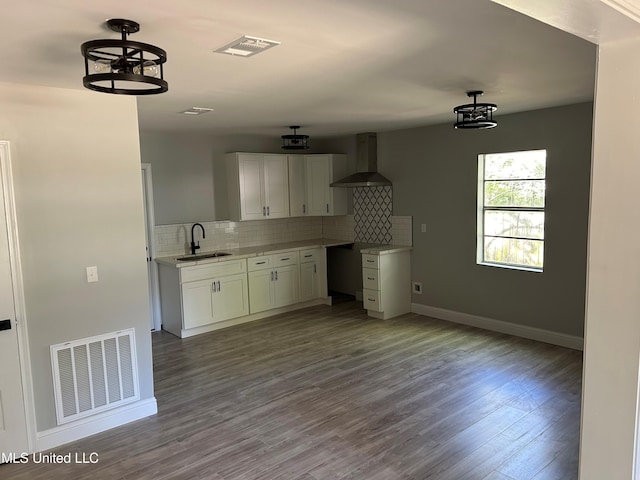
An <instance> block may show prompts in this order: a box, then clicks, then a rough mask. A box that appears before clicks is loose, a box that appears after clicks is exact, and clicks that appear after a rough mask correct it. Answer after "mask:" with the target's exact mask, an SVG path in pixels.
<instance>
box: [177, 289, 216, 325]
mask: <svg viewBox="0 0 640 480" xmlns="http://www.w3.org/2000/svg"><path fill="white" fill-rule="evenodd" d="M212 284H213V282H212V281H211V280H198V281H196V282H187V283H183V284H182V323H183V326H184V328H185V329H188V328H193V327H201V326H202V325H208V324H209V323H211V322H213V305H212V293H213V288H212Z"/></svg>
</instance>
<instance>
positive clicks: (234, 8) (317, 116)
mask: <svg viewBox="0 0 640 480" xmlns="http://www.w3.org/2000/svg"><path fill="white" fill-rule="evenodd" d="M6 3H8V2H6ZM3 10H4V11H3V14H2V16H1V18H0V32H2V33H0V39H1V40H2V42H1V43H2V47H0V65H2V68H0V81H3V82H13V83H27V84H38V85H48V86H55V87H63V88H74V89H83V87H82V76H83V74H84V65H83V60H82V56H81V54H80V45H81V44H82V43H83V42H85V41H87V40H94V39H97V38H118V34H117V33H115V32H112V31H110V30H108V29H107V28H106V27H105V25H104V22H105V20H107V19H108V18H129V19H132V20H135V21H137V22H139V23H140V25H141V29H140V32H139V33H136V34H134V35H132V36H131V37H130V38H131V39H132V40H136V41H141V42H145V43H151V44H154V45H157V46H159V47H161V48H164V49H165V50H166V51H167V54H168V61H167V64H166V67H165V79H166V80H167V81H168V82H169V91H168V92H167V93H165V94H162V95H151V96H147V97H140V98H139V99H138V110H139V121H140V128H141V130H144V131H193V132H210V133H212V134H261V135H281V134H284V133H289V131H288V128H287V126H288V125H293V124H296V125H301V126H302V128H301V129H300V131H299V133H305V134H309V135H311V137H312V138H313V137H314V136H335V135H347V134H353V133H357V132H362V131H384V130H394V129H400V128H407V127H414V126H422V125H428V124H434V123H443V122H453V121H454V115H453V113H452V108H453V106H454V105H458V104H461V103H467V102H468V101H469V99H468V98H467V96H466V95H465V92H466V91H467V90H475V89H479V90H484V91H485V95H484V97H482V99H481V100H479V101H485V102H492V103H496V104H498V110H497V112H496V113H495V118H496V120H498V121H499V118H500V114H505V113H512V112H517V111H523V110H530V109H537V108H544V107H550V106H557V105H564V104H570V103H577V102H582V101H588V100H591V99H592V98H593V89H594V77H595V62H596V47H595V45H593V44H591V43H589V42H587V41H585V40H582V39H580V38H578V37H575V36H572V35H569V34H567V33H565V32H562V31H560V30H557V29H555V28H553V27H550V26H548V25H545V24H542V23H540V22H537V21H535V20H533V19H531V18H529V17H526V16H524V15H522V14H519V13H517V12H515V11H513V10H510V9H508V8H506V7H503V6H501V5H498V4H496V3H493V2H491V1H489V0H395V1H393V2H391V1H389V0H349V1H348V2H347V1H344V0H297V1H295V2H294V1H292V0H270V1H269V2H266V1H264V0H243V1H242V2H237V1H231V0H182V1H180V2H178V1H175V0H170V1H169V0H154V1H150V0H134V1H132V0H128V1H124V0H91V1H87V0H29V1H22V2H12V3H11V5H10V6H9V7H6V8H5V9H3ZM244 34H247V35H253V36H257V37H263V38H267V39H272V40H277V41H279V42H281V45H279V46H277V47H274V48H272V49H269V50H267V51H265V52H264V53H261V54H259V55H256V56H254V57H250V58H242V57H234V56H228V55H222V54H219V53H213V50H215V49H216V48H219V47H222V46H224V45H225V44H227V43H229V42H231V41H232V40H235V39H236V38H239V37H240V36H242V35H244ZM94 94H95V95H105V94H103V93H94ZM193 106H198V107H211V108H214V111H213V112H211V113H208V114H205V115H200V116H187V115H182V114H179V113H178V112H180V111H183V110H186V109H188V108H190V107H193Z"/></svg>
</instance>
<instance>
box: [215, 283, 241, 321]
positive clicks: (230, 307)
mask: <svg viewBox="0 0 640 480" xmlns="http://www.w3.org/2000/svg"><path fill="white" fill-rule="evenodd" d="M214 282H218V284H217V286H216V288H215V290H216V291H215V292H214V294H213V320H214V321H215V322H222V321H224V320H229V319H230V318H236V317H241V316H243V315H248V314H249V293H248V291H247V275H246V273H239V274H237V275H228V276H225V277H220V278H218V279H216V280H214Z"/></svg>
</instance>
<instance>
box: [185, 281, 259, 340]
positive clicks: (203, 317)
mask: <svg viewBox="0 0 640 480" xmlns="http://www.w3.org/2000/svg"><path fill="white" fill-rule="evenodd" d="M247 300H248V298H247V275H246V274H245V273H241V274H237V275H228V276H223V277H219V278H216V279H212V280H199V281H197V282H187V283H183V284H182V309H183V312H184V328H194V327H201V326H203V325H208V324H210V323H214V322H223V321H224V320H229V319H231V318H236V317H241V316H243V315H248V314H249V306H248V304H247Z"/></svg>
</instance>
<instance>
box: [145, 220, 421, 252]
mask: <svg viewBox="0 0 640 480" xmlns="http://www.w3.org/2000/svg"><path fill="white" fill-rule="evenodd" d="M411 221H412V219H411V217H401V216H395V217H390V222H391V226H390V237H391V238H390V240H389V241H386V242H367V243H389V244H392V245H411V243H412V242H411V238H412V237H411V235H412V227H411ZM200 223H202V225H203V226H204V229H205V234H206V237H205V238H202V233H201V231H200V229H199V228H198V229H196V231H195V237H196V242H197V241H200V251H201V252H210V251H216V250H225V249H233V248H240V247H253V246H256V245H269V244H273V243H284V242H295V241H300V240H312V239H315V238H321V237H324V238H333V239H338V240H349V241H359V240H356V233H355V218H354V216H353V215H341V216H336V217H295V218H280V219H269V220H255V221H245V222H231V221H226V220H225V221H220V222H200ZM192 225H193V223H185V224H175V225H158V226H156V227H155V232H154V242H155V243H154V244H155V256H156V257H170V256H174V255H184V254H188V253H191V252H190V249H189V244H190V242H191V226H192Z"/></svg>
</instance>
